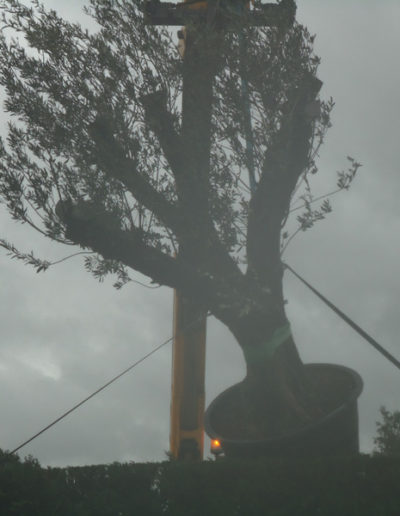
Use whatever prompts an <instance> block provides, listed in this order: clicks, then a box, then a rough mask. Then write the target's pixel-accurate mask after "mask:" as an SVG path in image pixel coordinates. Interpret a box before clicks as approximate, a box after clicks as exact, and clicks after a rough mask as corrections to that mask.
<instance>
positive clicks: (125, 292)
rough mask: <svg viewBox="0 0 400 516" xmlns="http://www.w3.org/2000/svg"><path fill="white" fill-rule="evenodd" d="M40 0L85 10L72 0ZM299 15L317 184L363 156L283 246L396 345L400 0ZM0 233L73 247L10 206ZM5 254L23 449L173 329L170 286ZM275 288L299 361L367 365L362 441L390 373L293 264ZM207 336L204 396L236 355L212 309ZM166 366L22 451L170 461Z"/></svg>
mask: <svg viewBox="0 0 400 516" xmlns="http://www.w3.org/2000/svg"><path fill="white" fill-rule="evenodd" d="M44 3H45V5H48V6H50V7H53V8H56V9H57V10H59V12H60V13H62V14H63V15H65V16H68V17H69V18H71V19H75V20H80V21H82V22H84V17H83V16H82V14H81V9H82V6H83V5H84V2H83V1H81V0H74V1H71V0H69V2H68V3H67V2H65V3H63V2H61V0H46V1H45V2H44ZM298 19H299V20H300V21H301V22H302V23H305V24H306V25H307V26H308V27H309V29H310V31H311V32H312V33H316V34H317V40H316V50H317V53H318V54H319V55H320V56H321V57H322V64H321V67H320V72H319V76H320V78H321V79H322V80H323V82H324V86H323V91H322V94H323V95H324V96H325V97H329V96H332V97H333V98H334V100H335V102H336V107H335V110H334V114H333V124H334V126H333V128H332V129H331V130H330V132H329V134H328V137H327V142H326V144H325V146H324V148H323V149H322V151H321V159H320V162H319V164H320V174H319V176H318V177H316V181H315V188H316V191H317V192H320V193H323V192H326V191H329V190H330V189H332V186H334V185H335V175H334V173H335V171H336V170H339V169H341V168H344V167H346V165H347V163H346V156H347V155H351V156H353V157H354V158H356V159H357V160H358V161H361V162H362V163H363V167H362V169H361V170H360V172H359V176H358V178H357V179H356V181H355V183H354V185H353V187H352V189H351V191H350V192H346V193H344V194H340V195H339V196H338V197H336V198H335V199H334V200H333V208H334V212H333V213H332V214H331V215H330V216H329V218H328V219H327V220H326V221H324V222H321V223H320V224H319V225H317V226H316V227H315V228H314V229H312V230H311V231H309V232H306V233H304V234H301V235H299V236H298V237H297V238H296V239H295V240H294V241H293V243H292V244H291V245H290V247H289V248H288V250H287V252H286V254H285V259H286V260H287V262H288V263H290V265H291V266H292V267H293V268H294V269H296V270H297V271H298V272H299V273H300V274H302V275H303V276H304V277H305V278H306V279H308V280H309V281H310V282H311V283H312V284H314V285H315V286H316V287H317V288H318V289H320V290H321V291H322V292H323V293H324V294H325V295H327V297H329V298H330V299H331V300H332V301H333V302H335V303H336V304H337V305H338V306H339V307H341V308H342V309H343V310H344V311H345V312H346V313H347V314H348V315H349V316H351V317H352V318H354V320H355V321H356V322H358V323H359V324H360V325H361V326H362V327H363V328H364V329H365V330H366V331H368V332H369V333H370V334H371V335H372V336H374V337H375V338H376V339H377V340H378V341H379V342H380V343H381V344H382V345H383V346H385V347H387V349H388V350H389V351H391V352H392V353H393V354H394V355H396V356H397V357H400V345H399V341H398V334H399V332H400V317H399V314H400V310H399V297H400V279H399V269H398V267H399V264H398V261H399V260H398V256H399V250H400V242H399V233H400V210H399V207H398V196H399V190H400V176H399V167H398V151H399V120H400V112H399V111H400V109H399V100H398V98H399V97H398V90H399V85H400V70H399V67H398V54H399V50H400V32H399V30H398V20H399V19H400V3H399V2H398V1H397V0H385V1H383V2H382V1H379V0H362V1H361V0H346V1H345V0H338V1H335V2H321V1H320V0H299V1H298ZM85 23H86V22H85ZM1 125H2V126H3V127H4V122H2V124H1ZM0 235H1V236H2V237H6V238H8V239H9V240H11V241H13V242H14V243H16V244H18V245H19V246H20V247H21V248H22V249H24V250H27V251H29V250H31V249H35V251H37V254H38V255H41V256H43V257H46V258H49V259H51V260H54V259H57V258H61V257H63V256H65V255H66V254H69V253H70V248H65V249H64V248H62V247H60V246H58V245H55V244H52V243H50V242H47V241H44V240H43V239H41V238H40V237H39V236H38V235H36V234H34V233H32V232H31V231H29V230H28V229H26V228H25V227H21V226H20V225H17V224H15V223H14V222H12V221H11V220H10V219H9V217H8V215H7V214H6V213H5V211H4V210H3V211H0ZM0 265H1V268H0V303H1V312H0V318H1V319H0V323H1V343H0V388H1V396H0V412H1V414H2V418H1V419H2V424H1V426H0V447H1V448H3V449H12V448H14V447H15V446H17V445H18V444H19V443H20V442H21V441H23V440H25V439H26V438H28V437H30V435H32V434H33V433H35V432H36V431H38V430H39V429H40V428H41V427H43V426H44V425H45V424H47V423H49V422H50V421H51V420H53V419H54V418H55V417H57V416H59V415H60V414H61V413H62V412H64V411H65V410H66V409H68V408H70V407H71V406H72V405H74V404H75V403H76V402H78V401H80V399H82V398H84V397H86V396H87V395H88V394H90V393H91V392H92V391H94V390H95V389H96V388H98V387H99V386H100V385H102V384H103V383H104V382H105V381H107V380H108V379H110V378H111V377H112V376H114V375H115V374H117V373H119V372H120V371H121V370H122V369H124V368H125V367H127V366H128V365H129V364H130V363H132V362H134V361H135V360H136V359H138V358H140V357H141V356H142V355H143V354H145V353H147V352H148V351H150V350H151V349H152V348H153V347H155V346H157V345H158V344H160V343H161V342H162V341H163V340H165V339H166V338H168V337H169V336H170V335H171V329H172V292H171V291H170V290H168V289H166V288H160V289H155V290H148V289H145V288H143V287H141V286H139V285H137V284H134V283H132V284H129V285H127V286H126V287H125V288H123V289H122V290H121V291H116V290H115V289H113V288H112V281H106V282H105V283H103V284H98V283H97V282H96V281H95V280H94V279H93V278H92V277H91V276H89V275H88V274H87V273H86V272H85V271H84V269H83V267H82V260H81V259H80V258H79V257H78V258H74V259H72V260H70V261H66V262H63V263H61V264H59V265H57V266H55V267H53V268H51V269H50V270H49V271H48V272H46V273H45V274H36V273H35V271H34V270H33V269H30V268H28V267H25V266H23V265H21V264H20V263H17V262H15V261H11V260H10V259H9V258H8V257H7V256H6V255H5V253H4V252H0ZM135 277H136V276H135ZM137 279H139V280H141V281H143V278H141V277H139V276H137ZM144 281H146V280H145V279H144ZM285 294H286V297H287V299H288V301H289V303H288V307H287V310H288V315H289V318H290V321H291V323H292V328H293V331H294V335H295V338H296V341H297V343H298V346H299V348H300V351H301V354H302V356H303V358H304V360H305V361H306V362H321V361H324V362H333V363H340V364H345V365H348V366H349V367H353V368H354V369H356V370H357V371H358V372H359V373H360V374H361V376H362V377H363V379H364V383H365V386H364V392H363V394H362V396H361V398H360V404H359V406H360V434H361V435H360V437H361V448H362V451H363V452H369V451H371V449H372V447H373V437H374V435H375V421H376V420H377V419H378V418H379V412H378V411H379V406H380V405H382V404H384V405H386V406H387V408H389V409H391V410H394V409H398V410H400V402H399V391H400V371H398V370H397V369H395V368H394V366H393V365H392V364H390V363H389V362H387V361H386V359H384V358H383V357H381V356H380V355H379V354H378V353H377V352H376V351H375V350H374V349H373V348H371V347H370V345H369V344H367V343H366V342H365V341H363V340H362V339H361V338H360V337H359V336H358V335H357V334H355V333H354V332H353V330H351V329H350V328H349V327H347V326H346V325H345V324H344V323H343V322H342V321H341V320H339V319H338V318H337V316H336V315H335V314H334V313H332V312H331V311H330V310H329V309H328V308H326V307H325V306H324V305H322V304H321V302H320V301H319V300H318V299H317V298H316V297H315V296H314V295H313V294H312V293H310V292H309V291H307V290H306V288H305V287H304V286H303V285H301V284H300V283H299V282H298V280H297V279H295V278H293V277H291V276H290V274H289V273H287V277H286V278H285ZM207 346H208V348H207V386H206V394H207V403H208V402H210V401H211V400H212V399H213V397H215V395H217V394H218V393H219V392H220V391H221V390H223V389H224V388H225V387H227V386H229V385H231V384H232V383H234V382H236V381H238V380H240V379H241V377H242V376H243V373H244V364H243V360H242V355H241V352H240V350H239V348H238V346H236V345H235V343H234V341H233V338H232V337H231V336H230V334H229V333H228V331H227V330H226V329H225V328H224V327H222V326H221V325H220V324H219V323H217V322H216V321H214V320H209V325H208V339H207ZM170 373H171V347H170V345H168V346H166V347H165V348H163V349H162V350H161V351H160V352H158V353H157V354H156V355H154V356H153V357H152V358H151V359H149V360H147V361H145V362H144V363H143V364H142V365H140V366H139V367H138V368H136V369H135V370H134V371H133V372H132V373H131V374H129V375H127V376H125V377H124V378H122V379H121V380H120V381H119V382H117V383H116V384H114V385H113V386H111V387H110V388H109V389H107V390H106V391H104V392H103V393H102V394H100V395H99V396H97V397H96V398H94V399H93V400H91V401H90V402H89V403H87V404H86V405H85V406H84V407H82V408H81V409H79V410H78V411H76V412H75V413H74V414H72V415H71V416H69V417H68V418H67V419H66V420H64V421H62V422H61V423H60V424H58V425H57V426H55V427H54V428H52V429H51V430H49V431H48V432H47V433H45V434H44V435H42V436H41V437H39V438H38V439H36V440H35V441H34V442H32V443H31V444H30V445H28V446H26V447H25V448H24V449H23V450H22V451H21V455H27V454H32V455H34V456H35V457H37V458H38V459H39V461H40V462H41V464H43V465H47V464H48V465H81V464H94V463H106V462H112V461H114V460H118V461H125V460H134V461H153V460H162V459H164V458H165V455H164V451H165V450H168V447H169V444H168V441H169V403H170V384H171V375H170Z"/></svg>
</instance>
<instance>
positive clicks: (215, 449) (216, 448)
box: [211, 439, 223, 455]
mask: <svg viewBox="0 0 400 516" xmlns="http://www.w3.org/2000/svg"><path fill="white" fill-rule="evenodd" d="M211 453H212V454H213V455H220V454H221V453H223V450H222V446H221V442H220V441H219V440H218V439H212V440H211Z"/></svg>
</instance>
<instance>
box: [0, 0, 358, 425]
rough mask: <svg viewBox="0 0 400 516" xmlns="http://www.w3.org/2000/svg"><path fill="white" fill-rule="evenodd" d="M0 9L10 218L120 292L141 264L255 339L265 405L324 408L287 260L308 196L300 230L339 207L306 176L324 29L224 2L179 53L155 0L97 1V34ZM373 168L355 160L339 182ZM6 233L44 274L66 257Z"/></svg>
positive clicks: (0, 189) (3, 189)
mask: <svg viewBox="0 0 400 516" xmlns="http://www.w3.org/2000/svg"><path fill="white" fill-rule="evenodd" d="M291 3H292V2H287V1H285V0H284V1H283V2H282V6H284V5H289V4H291ZM224 5H225V6H227V5H228V4H227V3H225V4H224V2H221V6H222V7H221V9H222V8H223V6H224ZM232 5H233V4H232ZM0 11H1V14H2V35H1V40H0V44H1V49H0V82H1V85H2V86H3V87H4V90H5V92H6V101H5V111H6V112H7V113H8V116H9V118H10V121H9V125H8V136H7V139H6V140H2V141H1V142H0V196H1V200H2V202H3V203H4V204H5V205H6V206H7V208H8V211H9V213H10V214H11V216H12V217H13V218H14V219H16V220H18V221H20V222H22V223H25V224H28V225H30V226H31V227H32V228H33V229H35V230H36V231H39V232H40V233H42V234H43V235H45V236H47V237H48V238H50V239H52V240H53V241H57V242H60V243H61V244H66V245H71V246H79V247H81V248H82V249H83V250H84V251H85V252H87V253H88V254H87V256H86V257H85V258H84V260H85V267H86V268H87V269H88V271H91V272H92V273H93V274H94V275H95V276H96V277H98V278H102V277H103V276H104V275H106V274H109V273H113V274H116V275H117V277H118V279H117V282H116V286H117V287H121V286H122V285H123V284H124V283H126V282H128V281H129V279H130V278H129V270H130V269H132V270H134V271H138V272H140V273H142V274H144V275H145V276H147V277H148V278H150V279H151V281H152V282H154V283H155V284H159V285H166V286H168V287H171V288H174V289H177V290H178V291H179V292H181V294H182V295H183V296H184V297H185V299H187V300H188V302H189V303H191V304H192V306H193V307H194V308H195V310H196V311H197V312H198V313H199V314H200V315H202V314H206V313H210V314H212V315H213V316H214V317H216V318H217V319H218V320H219V321H221V322H222V323H223V324H224V325H226V326H227V327H228V328H229V330H230V331H231V333H232V335H233V336H234V338H235V340H236V342H237V344H238V345H239V346H240V347H241V348H242V350H243V353H244V358H245V360H246V366H247V376H246V379H245V382H244V384H245V385H246V386H247V389H246V393H247V394H248V403H249V405H251V406H253V407H254V408H255V409H256V410H255V411H256V412H259V413H260V412H261V413H265V414H268V416H269V417H270V418H272V419H274V418H278V416H279V418H282V417H283V418H286V420H288V421H290V422H291V423H290V424H302V423H304V422H305V421H308V420H309V419H310V418H313V417H315V416H316V411H315V408H313V403H312V399H313V395H312V392H310V388H309V384H308V382H307V378H306V374H305V368H304V366H303V363H302V361H301V358H300V356H299V353H298V350H297V348H296V345H295V342H294V340H293V337H292V334H291V332H290V326H289V324H288V320H287V317H286V314H285V301H284V295H283V289H282V278H283V274H284V267H283V263H282V257H281V253H282V249H283V247H284V246H285V245H286V243H287V242H288V241H289V240H290V238H291V236H293V233H292V234H289V233H288V231H287V230H286V229H285V225H286V223H287V220H288V218H289V215H290V213H291V210H292V207H293V203H294V202H297V205H296V206H299V202H300V203H301V205H302V206H303V211H302V212H301V215H298V216H297V222H298V229H297V230H295V231H294V232H295V233H297V232H298V231H302V230H305V229H308V228H309V227H311V226H312V225H313V223H314V222H315V221H316V220H319V219H322V218H324V216H325V214H326V213H328V212H329V211H330V210H331V208H330V204H329V202H328V200H327V199H325V200H324V201H323V202H322V204H321V205H320V206H319V207H315V205H314V204H312V203H313V197H312V194H311V190H310V187H309V179H310V177H311V176H312V175H313V174H315V173H316V172H317V165H316V159H317V157H318V149H319V148H320V146H321V144H322V142H323V140H324V136H325V133H326V131H327V129H328V128H329V126H330V112H331V109H332V107H333V101H332V100H331V99H328V100H325V101H324V100H322V99H321V98H320V89H321V86H322V82H321V81H320V80H319V79H318V78H317V68H318V64H319V58H318V57H317V56H315V55H314V52H313V42H314V37H313V36H312V35H311V34H310V33H309V32H308V31H307V29H306V28H304V27H303V26H301V25H300V24H298V23H297V22H295V21H293V20H289V19H286V18H285V17H283V19H282V20H281V22H279V23H278V24H277V25H276V26H268V24H266V25H261V26H257V27H255V26H252V25H251V23H250V22H249V16H247V14H246V12H245V11H243V10H241V14H240V16H239V15H237V14H235V12H236V13H237V12H238V11H235V12H233V11H232V10H229V9H225V11H224V15H223V17H222V18H221V16H219V15H218V12H216V13H214V14H215V16H208V17H203V18H201V17H199V19H198V20H196V19H194V18H193V17H192V18H191V21H190V22H189V21H188V24H187V26H186V42H185V44H186V48H185V54H184V58H183V59H182V58H181V56H180V54H179V52H178V51H177V41H176V38H175V35H174V34H173V33H172V31H171V30H170V29H168V28H167V27H155V26H151V25H148V24H146V23H145V20H144V14H143V11H144V4H143V2H142V1H140V0H113V1H110V0H91V1H90V5H89V6H88V7H87V13H88V14H89V15H91V16H92V17H93V18H94V20H95V21H96V24H97V27H98V30H97V31H96V32H94V31H92V32H89V31H87V30H84V29H83V28H82V27H81V26H80V25H78V24H74V23H70V22H68V21H65V20H63V19H61V18H60V17H59V16H58V15H57V14H56V12H54V11H50V10H46V9H45V8H44V7H43V6H42V5H41V4H40V3H39V2H37V1H36V0H35V1H33V2H32V4H31V5H30V6H26V5H25V4H23V3H21V2H19V1H18V0H1V1H0ZM221 19H222V20H223V23H221ZM358 166H359V164H358V163H357V162H355V161H354V160H352V159H350V163H349V168H348V170H346V171H344V172H341V173H340V174H339V177H338V190H343V189H347V188H348V187H349V185H350V183H351V181H352V179H353V177H354V174H355V172H356V170H357V168H358ZM249 170H250V179H249V175H248V171H249ZM297 213H299V212H296V214H297ZM296 214H295V215H296ZM1 245H2V246H3V247H4V248H5V249H7V250H8V252H9V253H10V254H11V255H13V256H14V257H17V258H19V259H22V260H24V261H26V262H28V263H31V264H32V265H33V266H34V267H36V268H37V271H42V270H45V269H46V268H48V267H49V266H50V265H51V263H50V262H49V261H47V260H42V259H40V258H37V257H36V256H35V255H34V254H32V253H29V254H27V253H25V252H24V250H20V249H16V248H15V247H14V245H13V244H12V243H10V242H9V241H8V240H7V239H6V238H3V239H2V240H1ZM250 412H251V411H250ZM250 412H249V414H250ZM249 417H250V416H249Z"/></svg>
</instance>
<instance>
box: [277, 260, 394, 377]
mask: <svg viewBox="0 0 400 516" xmlns="http://www.w3.org/2000/svg"><path fill="white" fill-rule="evenodd" d="M283 266H284V267H285V268H286V269H288V270H289V271H290V272H291V273H292V274H294V276H296V278H298V279H299V280H300V281H301V282H302V283H304V285H306V286H307V287H308V288H309V289H310V290H311V291H312V292H314V294H315V295H316V296H318V297H319V298H320V299H321V301H323V302H324V303H325V304H326V305H327V306H329V308H330V309H331V310H333V311H334V312H335V314H336V315H338V316H339V317H340V318H341V319H343V321H345V322H346V323H347V324H348V325H349V326H350V327H351V328H353V330H355V331H356V332H357V333H358V334H359V335H361V337H363V338H364V339H365V340H366V341H367V342H369V343H370V344H371V346H373V347H374V348H375V349H376V350H377V351H379V353H381V354H382V355H383V356H384V357H385V358H387V359H388V360H389V361H390V362H392V364H393V365H394V366H396V367H397V369H400V361H399V360H397V358H396V357H394V356H393V355H392V354H391V353H389V351H387V350H386V349H385V348H384V347H382V346H381V345H380V344H379V343H378V342H377V341H376V340H375V339H374V338H372V337H371V335H369V334H368V333H367V332H366V331H364V330H363V329H362V328H360V326H358V324H356V323H355V322H354V321H353V320H352V319H350V317H348V316H347V315H346V314H345V313H343V312H342V311H341V310H340V309H339V308H338V307H337V306H335V305H334V304H333V303H331V302H330V301H329V300H328V299H327V298H326V297H325V296H323V295H322V294H321V293H320V292H319V291H318V290H317V289H316V288H314V287H313V286H312V285H310V283H308V282H307V281H306V280H305V279H304V278H302V277H301V276H300V274H297V272H296V271H294V270H293V269H292V267H290V265H288V264H287V263H284V264H283Z"/></svg>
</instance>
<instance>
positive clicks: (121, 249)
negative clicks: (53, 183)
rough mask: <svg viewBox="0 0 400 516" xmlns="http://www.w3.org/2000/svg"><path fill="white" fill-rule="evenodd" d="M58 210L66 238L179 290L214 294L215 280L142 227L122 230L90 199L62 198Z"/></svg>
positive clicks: (199, 293) (207, 296)
mask: <svg viewBox="0 0 400 516" xmlns="http://www.w3.org/2000/svg"><path fill="white" fill-rule="evenodd" d="M56 212H57V215H58V216H59V218H60V219H61V220H62V222H63V223H64V225H65V227H66V231H65V236H66V238H68V239H69V240H71V241H72V242H74V243H75V244H77V245H79V246H81V247H83V248H89V249H91V250H93V251H95V252H96V253H98V254H100V255H101V256H103V258H105V259H106V260H116V261H119V262H122V263H123V264H124V265H126V266H127V267H131V268H132V269H134V270H136V271H138V272H140V273H142V274H144V275H146V276H148V277H149V278H151V279H152V281H153V282H155V283H158V284H160V285H166V286H169V287H172V288H176V289H179V290H181V291H182V292H184V293H185V294H186V295H188V296H193V295H194V293H195V295H196V296H197V295H198V296H199V297H200V299H202V300H203V301H205V300H206V299H208V298H209V297H210V296H211V293H212V290H213V288H212V285H211V283H212V282H211V280H207V277H206V276H204V275H203V274H200V273H199V271H196V270H194V269H192V268H191V267H190V265H189V264H187V263H183V262H182V261H179V260H178V259H175V258H172V257H171V256H169V255H167V254H165V253H164V252H162V251H160V250H158V249H156V248H154V247H151V246H150V245H148V244H147V243H146V242H145V235H144V234H143V232H141V231H140V230H138V229H133V230H129V231H126V230H123V229H121V227H120V225H119V220H118V218H117V217H115V216H114V215H113V214H111V213H109V212H106V211H105V210H104V208H103V207H102V206H100V205H94V204H93V203H91V202H89V201H80V202H79V203H76V204H73V203H72V202H71V201H60V202H59V203H58V204H57V207H56Z"/></svg>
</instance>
